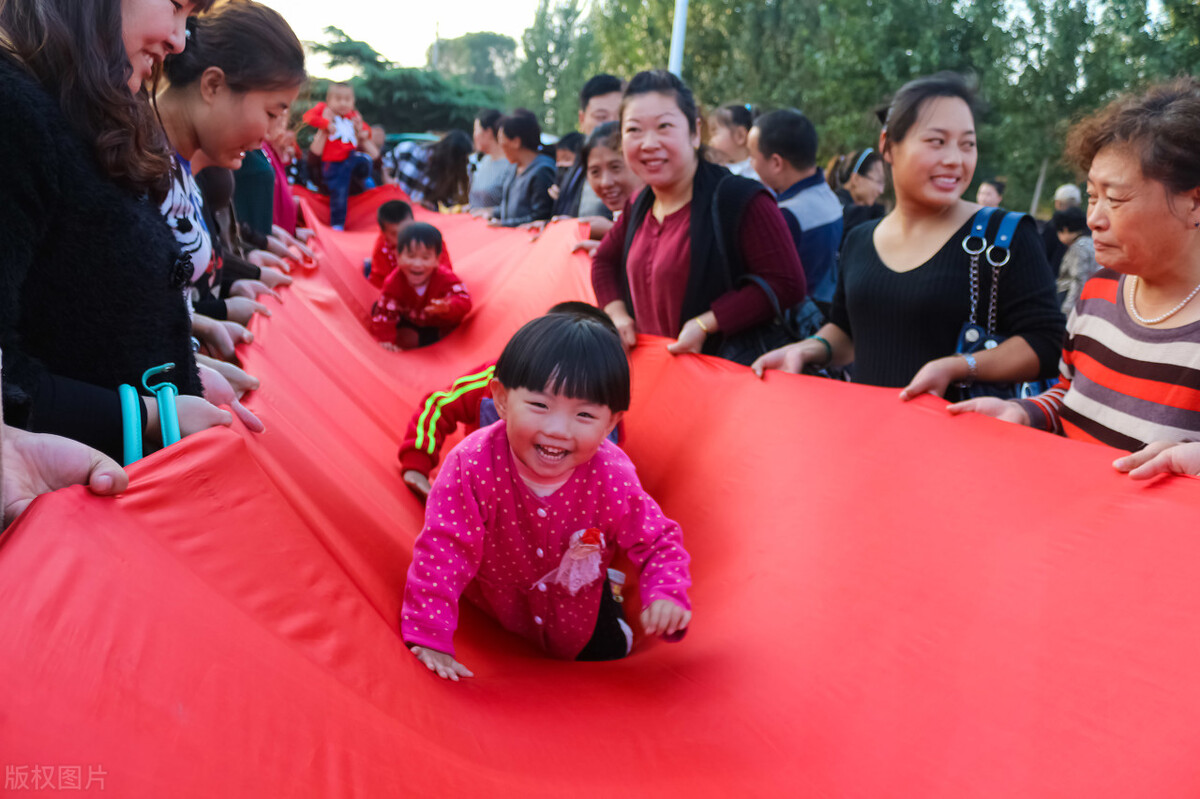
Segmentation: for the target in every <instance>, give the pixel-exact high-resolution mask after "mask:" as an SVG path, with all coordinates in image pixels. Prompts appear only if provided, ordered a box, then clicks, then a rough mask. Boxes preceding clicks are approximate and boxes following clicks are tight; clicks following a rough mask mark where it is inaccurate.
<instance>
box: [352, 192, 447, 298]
mask: <svg viewBox="0 0 1200 799" xmlns="http://www.w3.org/2000/svg"><path fill="white" fill-rule="evenodd" d="M375 221H376V222H378V223H379V236H378V237H377V238H376V239H375V249H374V250H372V252H371V257H370V258H367V259H364V261H363V274H364V275H366V277H367V280H370V281H371V285H373V286H375V287H376V288H380V289H381V288H383V284H384V281H386V280H387V279H388V277H390V276H391V274H392V272H395V271H396V267H397V266H398V265H399V263H398V262H397V261H396V243H397V242H399V241H400V231H402V230H404V228H406V227H407V226H409V225H411V224H412V223H413V221H414V220H413V212H412V206H411V205H409V204H408V203H406V202H404V200H388V201H387V202H385V203H384V204H383V205H381V206H379V210H378V211H376V212H375ZM438 264H439V265H441V266H444V267H446V268H447V269H450V270H453V269H454V267H453V266H452V265H451V264H450V251H449V250H448V249H446V244H445V242H443V243H442V256H441V258H440V259H439V260H438Z"/></svg>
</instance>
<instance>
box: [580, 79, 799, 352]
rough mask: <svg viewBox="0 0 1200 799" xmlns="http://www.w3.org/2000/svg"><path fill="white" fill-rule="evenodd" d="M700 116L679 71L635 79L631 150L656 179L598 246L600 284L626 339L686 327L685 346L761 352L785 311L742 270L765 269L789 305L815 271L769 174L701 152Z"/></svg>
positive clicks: (679, 340)
mask: <svg viewBox="0 0 1200 799" xmlns="http://www.w3.org/2000/svg"><path fill="white" fill-rule="evenodd" d="M697 119H698V117H697V113H696V102H695V99H694V98H693V97H692V93H691V91H690V90H688V88H687V86H685V85H684V83H683V82H682V81H681V80H680V79H679V78H678V77H676V76H675V75H672V74H671V73H669V72H665V71H662V70H655V71H651V72H642V73H640V74H638V75H637V76H636V77H635V78H634V79H633V80H632V81H630V83H629V87H628V88H627V89H626V90H625V97H624V99H623V101H622V103H621V142H622V150H623V151H624V154H625V160H626V161H627V162H628V164H629V167H630V168H631V169H632V170H633V171H634V173H635V174H637V176H638V177H640V178H641V179H642V180H643V181H644V182H645V183H646V189H645V190H643V191H642V193H641V194H640V195H638V197H637V198H636V199H635V200H634V201H633V202H632V203H631V204H630V206H629V207H628V208H627V210H626V211H625V212H624V213H622V214H621V218H620V219H619V220H618V221H617V223H616V224H615V225H613V227H612V229H611V230H610V231H609V232H608V234H607V235H606V236H605V238H604V240H603V241H602V242H601V243H600V246H599V248H598V249H597V250H596V255H595V258H594V260H593V262H592V285H593V287H594V288H595V290H596V297H597V300H598V302H599V304H600V305H601V307H603V308H604V309H605V311H607V312H608V314H609V316H611V317H612V319H613V322H614V323H615V324H616V325H617V329H618V330H619V331H620V333H621V339H622V340H623V341H624V342H625V344H626V346H629V347H632V346H633V345H634V344H635V343H636V340H637V333H639V332H642V333H649V334H651V335H658V336H665V337H668V338H673V339H676V340H675V342H674V343H673V344H671V345H670V346H669V347H668V349H669V350H670V351H671V352H673V353H682V352H705V353H710V354H721V355H724V356H725V357H731V358H733V359H736V360H741V361H743V362H745V363H749V362H750V360H753V358H754V357H755V355H757V354H760V352H761V351H762V350H761V349H760V350H759V352H754V351H753V350H754V348H755V347H756V346H760V345H761V343H763V342H765V341H766V340H767V339H766V338H765V337H766V336H768V335H769V334H770V332H771V331H769V330H764V328H765V327H766V326H767V325H768V324H769V323H770V322H771V320H772V319H773V318H774V317H775V315H776V314H775V311H774V309H773V306H772V304H771V299H770V297H769V294H768V292H767V291H765V290H764V289H763V287H762V286H763V284H759V283H757V282H756V281H755V279H753V278H752V279H751V280H750V281H748V282H746V283H745V284H744V285H743V284H742V281H741V278H742V276H743V275H747V274H748V275H751V276H755V277H756V278H757V279H761V280H762V281H763V283H764V284H765V286H766V287H768V288H769V289H770V294H773V295H774V298H775V299H776V300H777V302H778V305H779V306H780V307H782V308H788V307H790V306H792V305H795V304H796V303H798V302H799V301H800V300H802V299H803V298H804V293H805V285H804V272H803V270H802V269H801V267H800V258H799V256H798V255H797V254H796V248H795V246H794V245H793V244H792V240H791V236H790V235H789V233H788V230H787V225H786V224H785V223H784V221H783V216H782V215H781V214H780V212H779V208H778V207H777V206H776V204H775V200H774V199H773V198H772V197H771V195H770V194H769V193H768V192H767V191H766V189H764V188H763V186H762V184H760V183H757V182H755V181H753V180H749V179H747V178H740V177H736V176H734V175H731V174H730V172H729V170H727V169H725V168H724V167H721V166H717V165H715V164H712V163H709V162H708V161H706V160H705V159H703V158H701V155H700V134H699V131H698V128H697ZM756 331H757V333H756ZM737 334H747V335H743V336H738V335H737ZM758 334H761V335H758ZM756 335H758V337H757V339H756V340H754V341H749V340H747V336H749V337H750V338H754V337H755V336H756Z"/></svg>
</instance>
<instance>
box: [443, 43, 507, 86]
mask: <svg viewBox="0 0 1200 799" xmlns="http://www.w3.org/2000/svg"><path fill="white" fill-rule="evenodd" d="M435 50H436V53H437V63H436V64H435V63H434V61H433V59H434V53H435ZM426 59H427V62H428V64H429V66H430V67H432V68H433V69H436V70H437V71H438V72H440V73H442V74H443V75H446V76H449V77H455V78H458V79H460V80H462V81H463V82H464V83H466V84H468V85H471V86H481V87H485V88H493V89H498V90H501V91H504V90H505V89H506V88H507V87H508V82H509V80H510V79H511V78H512V75H513V72H515V71H516V65H517V43H516V42H515V41H514V40H513V39H512V37H510V36H505V35H503V34H501V33H492V32H490V31H483V32H479V33H468V34H465V35H463V36H459V37H458V38H456V39H439V40H438V41H437V44H436V45H431V46H430V47H429V50H428V52H427V53H426Z"/></svg>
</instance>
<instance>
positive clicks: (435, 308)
mask: <svg viewBox="0 0 1200 799" xmlns="http://www.w3.org/2000/svg"><path fill="white" fill-rule="evenodd" d="M449 310H450V301H449V300H447V299H446V298H445V297H438V298H436V299H432V300H430V301H429V304H428V305H426V306H425V315H426V316H445V315H446V312H447V311H449Z"/></svg>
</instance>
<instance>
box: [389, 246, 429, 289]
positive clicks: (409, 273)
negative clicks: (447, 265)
mask: <svg viewBox="0 0 1200 799" xmlns="http://www.w3.org/2000/svg"><path fill="white" fill-rule="evenodd" d="M396 263H397V265H398V266H399V267H400V268H401V269H403V270H404V275H405V277H407V278H408V285H410V286H412V287H413V288H415V289H419V288H421V286H424V285H426V284H427V283H428V282H429V281H430V280H431V279H432V278H433V273H434V272H436V271H437V265H438V254H437V251H436V250H434V249H433V248H432V247H426V246H425V245H424V244H417V243H415V242H414V243H412V244H409V245H408V246H407V247H405V248H404V252H402V253H400V254H399V256H398V257H397V259H396Z"/></svg>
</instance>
